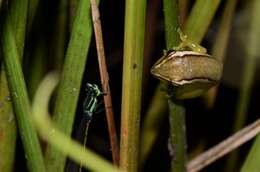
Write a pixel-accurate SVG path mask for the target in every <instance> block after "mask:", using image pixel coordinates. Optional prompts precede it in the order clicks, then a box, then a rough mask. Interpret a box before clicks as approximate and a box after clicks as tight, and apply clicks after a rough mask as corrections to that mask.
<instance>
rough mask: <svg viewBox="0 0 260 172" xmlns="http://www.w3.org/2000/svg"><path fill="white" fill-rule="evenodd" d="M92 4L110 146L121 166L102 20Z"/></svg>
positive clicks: (94, 1)
mask: <svg viewBox="0 0 260 172" xmlns="http://www.w3.org/2000/svg"><path fill="white" fill-rule="evenodd" d="M90 3H91V12H92V20H93V25H94V31H95V38H96V47H97V54H98V64H99V71H100V78H101V83H102V88H103V92H104V93H105V95H104V103H105V107H106V108H105V110H106V117H107V126H108V132H109V139H110V145H111V150H112V157H113V162H114V164H115V165H118V164H119V147H118V142H117V134H116V127H115V120H114V112H113V106H112V98H111V94H110V86H109V76H108V72H107V65H106V57H105V50H104V43H103V36H102V28H101V22H100V18H99V10H98V7H97V4H96V0H90Z"/></svg>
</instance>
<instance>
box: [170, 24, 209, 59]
mask: <svg viewBox="0 0 260 172" xmlns="http://www.w3.org/2000/svg"><path fill="white" fill-rule="evenodd" d="M178 33H179V35H180V39H181V42H180V44H179V45H178V46H177V47H173V50H175V51H182V50H187V49H190V50H192V51H195V52H198V53H202V54H206V53H207V50H206V48H204V47H202V46H201V45H199V44H198V43H196V42H194V41H192V40H190V39H189V38H188V36H187V35H185V34H184V33H183V32H182V31H181V30H180V29H178Z"/></svg>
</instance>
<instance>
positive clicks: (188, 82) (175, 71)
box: [151, 29, 223, 99]
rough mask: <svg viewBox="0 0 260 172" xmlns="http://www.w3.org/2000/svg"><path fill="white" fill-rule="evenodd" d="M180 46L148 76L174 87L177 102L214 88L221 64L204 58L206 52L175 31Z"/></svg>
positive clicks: (207, 57) (167, 55)
mask: <svg viewBox="0 0 260 172" xmlns="http://www.w3.org/2000/svg"><path fill="white" fill-rule="evenodd" d="M177 31H178V33H179V36H180V43H179V45H178V46H176V47H173V48H172V50H170V51H168V52H167V53H164V55H163V56H162V57H161V58H160V59H159V60H158V61H157V62H156V63H155V64H154V65H153V67H152V68H151V73H152V75H153V76H155V77H156V78H158V79H159V80H161V81H163V82H167V83H169V84H170V85H172V86H173V90H174V94H175V97H176V98H177V99H187V98H194V97H198V96H200V95H202V94H203V93H204V92H205V91H206V90H208V89H209V88H210V87H212V86H214V85H216V84H217V83H218V82H219V80H220V78H221V75H222V68H223V65H222V63H221V62H219V61H218V60H216V59H215V58H213V57H212V56H211V55H209V54H207V49H206V48H204V47H203V46H201V45H199V44H198V43H196V42H195V41H193V40H191V39H189V38H188V36H187V35H185V34H184V33H183V32H182V31H181V30H180V29H178V30H177Z"/></svg>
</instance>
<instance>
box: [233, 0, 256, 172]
mask: <svg viewBox="0 0 260 172" xmlns="http://www.w3.org/2000/svg"><path fill="white" fill-rule="evenodd" d="M252 8H253V9H252V18H251V24H250V31H249V38H248V44H247V47H246V52H247V58H246V64H245V69H244V74H243V78H242V81H244V82H242V84H243V85H242V90H241V94H240V100H239V104H238V109H237V112H238V113H239V114H240V116H238V118H240V119H241V120H240V121H243V118H245V112H246V111H247V107H248V102H249V97H250V93H251V92H250V90H251V87H252V83H253V76H254V72H255V67H256V60H257V57H258V55H259V43H260V40H259V37H260V20H259V18H258V16H259V15H260V11H259V9H260V1H258V0H255V1H253V3H252ZM241 125H243V123H241V122H239V123H237V124H236V126H235V127H240V126H241ZM259 158H260V136H258V137H257V139H256V141H255V143H254V145H253V146H252V148H251V150H250V152H249V154H248V156H247V158H246V161H245V163H244V164H243V167H242V169H241V172H251V171H259V170H260V166H259V161H258V160H259Z"/></svg>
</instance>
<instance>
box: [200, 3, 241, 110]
mask: <svg viewBox="0 0 260 172" xmlns="http://www.w3.org/2000/svg"><path fill="white" fill-rule="evenodd" d="M236 4H237V0H228V1H227V2H226V5H225V8H224V11H223V13H222V16H221V22H220V25H219V30H218V33H217V35H216V40H215V42H214V46H213V50H212V56H213V57H215V58H216V59H218V60H219V61H222V62H224V60H225V54H226V50H227V44H228V38H229V33H230V29H231V26H232V25H231V24H232V23H231V22H232V19H233V16H234V12H235V7H236ZM217 89H218V86H216V87H213V88H211V89H210V90H209V91H208V93H207V94H206V95H205V99H206V102H207V106H208V107H209V108H212V107H213V106H214V104H215V99H216V95H217Z"/></svg>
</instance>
